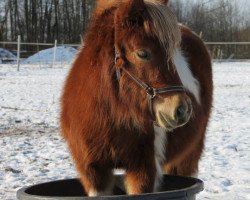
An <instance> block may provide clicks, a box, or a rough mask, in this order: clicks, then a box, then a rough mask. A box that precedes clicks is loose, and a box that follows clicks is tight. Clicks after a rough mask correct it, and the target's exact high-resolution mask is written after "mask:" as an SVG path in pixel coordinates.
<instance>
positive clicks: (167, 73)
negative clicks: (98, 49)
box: [114, 0, 192, 130]
mask: <svg viewBox="0 0 250 200" xmlns="http://www.w3.org/2000/svg"><path fill="white" fill-rule="evenodd" d="M115 4H116V7H117V8H116V11H115V14H114V30H115V31H114V38H115V43H114V48H115V52H116V57H115V60H116V64H115V67H116V71H117V78H118V79H119V94H120V99H121V100H122V102H123V104H125V105H126V106H127V108H128V109H129V110H130V111H131V112H135V113H136V114H135V115H140V116H143V118H144V119H152V118H154V120H155V121H156V122H157V124H158V125H159V126H161V127H163V128H166V129H167V130H172V129H174V128H177V127H180V126H183V125H184V124H186V123H187V122H188V120H189V118H190V115H191V111H192V105H191V100H190V98H189V95H188V94H187V91H188V89H189V88H185V86H183V80H182V78H183V76H182V75H183V74H182V75H180V74H179V73H178V71H179V70H178V69H177V66H176V65H177V63H176V57H178V56H179V57H181V54H180V52H179V50H178V48H179V46H180V42H181V33H180V29H179V27H178V23H177V19H176V17H175V15H174V14H173V13H172V12H171V10H170V9H169V8H168V6H167V5H166V4H167V1H166V0H165V1H164V0H121V1H116V3H115Z"/></svg>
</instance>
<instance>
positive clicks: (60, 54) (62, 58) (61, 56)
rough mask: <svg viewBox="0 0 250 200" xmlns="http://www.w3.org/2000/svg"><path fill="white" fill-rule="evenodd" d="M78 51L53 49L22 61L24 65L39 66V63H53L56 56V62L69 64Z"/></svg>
mask: <svg viewBox="0 0 250 200" xmlns="http://www.w3.org/2000/svg"><path fill="white" fill-rule="evenodd" d="M76 52H77V50H76V49H75V48H73V47H65V46H59V47H56V48H55V47H53V48H49V49H45V50H42V51H39V52H37V53H36V54H34V55H32V56H30V57H29V58H27V59H25V60H23V61H22V64H38V63H43V64H44V63H53V60H54V54H55V62H66V63H67V62H68V61H71V60H73V58H74V57H75V55H76Z"/></svg>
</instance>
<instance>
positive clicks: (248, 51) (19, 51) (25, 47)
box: [0, 40, 250, 67]
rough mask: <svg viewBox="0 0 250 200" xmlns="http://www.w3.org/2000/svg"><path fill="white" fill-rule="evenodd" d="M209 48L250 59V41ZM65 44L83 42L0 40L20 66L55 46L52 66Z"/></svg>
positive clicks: (217, 55) (220, 56) (215, 54)
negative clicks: (21, 63)
mask: <svg viewBox="0 0 250 200" xmlns="http://www.w3.org/2000/svg"><path fill="white" fill-rule="evenodd" d="M205 44H206V45H207V47H208V49H209V50H210V53H211V56H212V58H213V59H216V60H250V42H205ZM60 46H65V47H74V48H78V47H80V46H81V44H64V43H61V44H58V43H57V41H55V43H38V42H37V43H29V42H22V41H21V40H19V41H16V42H15V41H14V42H10V41H0V48H1V47H2V48H5V49H7V50H9V51H11V52H13V53H14V54H16V56H17V58H16V59H12V61H16V63H17V65H18V67H19V64H20V60H22V59H25V58H27V57H29V56H31V55H33V54H35V53H37V52H40V51H41V50H44V49H48V48H49V47H51V48H52V47H55V48H54V49H55V50H54V52H53V59H51V64H52V66H53V65H54V63H55V53H56V52H55V51H56V48H57V47H60ZM9 61H11V60H10V59H7V58H1V56H0V62H9ZM42 62H43V61H41V62H39V64H41V63H42Z"/></svg>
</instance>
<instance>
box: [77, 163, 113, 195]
mask: <svg viewBox="0 0 250 200" xmlns="http://www.w3.org/2000/svg"><path fill="white" fill-rule="evenodd" d="M80 176H81V182H82V184H83V186H84V189H85V192H86V193H87V195H88V196H92V197H94V196H109V195H112V192H113V186H114V177H113V173H112V170H111V169H110V168H107V167H105V166H102V165H99V164H90V165H88V166H87V167H86V170H83V171H81V170H80Z"/></svg>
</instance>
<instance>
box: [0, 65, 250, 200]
mask: <svg viewBox="0 0 250 200" xmlns="http://www.w3.org/2000/svg"><path fill="white" fill-rule="evenodd" d="M69 68H70V66H69V65H66V66H62V64H59V65H58V66H56V67H55V68H49V67H47V68H44V67H42V68H39V66H38V65H27V66H23V65H22V66H21V71H20V72H17V70H16V66H15V65H0V146H1V148H0V199H5V200H7V199H15V193H16V190H17V189H19V188H20V187H22V186H25V185H32V184H35V183H39V182H46V181H49V180H55V179H61V178H68V177H74V176H76V172H75V169H74V165H73V163H72V160H71V158H70V156H69V153H68V151H67V147H66V145H65V143H64V141H63V139H62V138H61V136H60V134H59V130H58V116H59V98H60V94H61V89H62V86H63V81H64V79H65V76H66V74H67V72H68V70H69ZM214 86H215V91H214V108H213V112H212V116H211V120H210V124H209V128H208V132H207V139H206V149H205V151H204V155H203V157H202V160H201V162H200V173H199V177H200V178H201V179H202V180H204V182H205V190H204V191H203V192H202V193H200V194H199V195H198V199H211V200H214V199H217V200H219V199H228V200H234V199H235V200H241V199H242V200H245V199H250V134H249V131H250V120H249V119H248V116H250V63H215V64H214Z"/></svg>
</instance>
